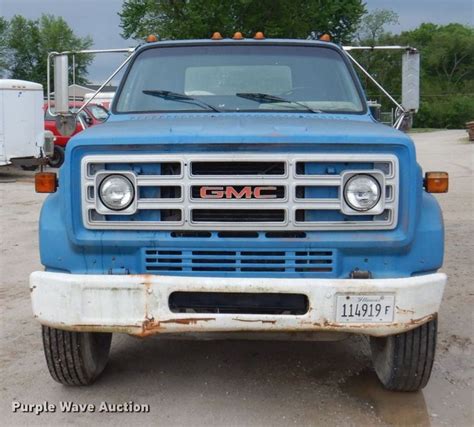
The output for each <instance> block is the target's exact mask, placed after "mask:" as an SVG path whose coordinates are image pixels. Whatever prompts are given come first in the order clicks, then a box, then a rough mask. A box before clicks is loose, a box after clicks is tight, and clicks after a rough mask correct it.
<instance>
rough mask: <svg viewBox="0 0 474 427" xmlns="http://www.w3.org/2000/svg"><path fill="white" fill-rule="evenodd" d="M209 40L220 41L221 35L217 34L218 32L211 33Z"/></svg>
mask: <svg viewBox="0 0 474 427" xmlns="http://www.w3.org/2000/svg"><path fill="white" fill-rule="evenodd" d="M211 40H222V36H221V33H219V31H216V32H215V33H213V34H212V37H211Z"/></svg>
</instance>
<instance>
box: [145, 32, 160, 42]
mask: <svg viewBox="0 0 474 427" xmlns="http://www.w3.org/2000/svg"><path fill="white" fill-rule="evenodd" d="M157 41H158V37H156V36H155V35H154V34H150V35H149V36H148V37H147V38H146V42H147V43H154V42H157Z"/></svg>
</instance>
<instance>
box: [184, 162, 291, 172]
mask: <svg viewBox="0 0 474 427" xmlns="http://www.w3.org/2000/svg"><path fill="white" fill-rule="evenodd" d="M191 171H192V174H193V175H284V174H285V163H284V162H192V165H191Z"/></svg>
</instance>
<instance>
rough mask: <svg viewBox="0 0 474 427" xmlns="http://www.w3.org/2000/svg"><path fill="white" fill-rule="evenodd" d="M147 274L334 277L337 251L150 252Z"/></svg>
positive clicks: (147, 252)
mask: <svg viewBox="0 0 474 427" xmlns="http://www.w3.org/2000/svg"><path fill="white" fill-rule="evenodd" d="M143 259H144V264H145V270H146V271H147V272H149V273H154V274H160V273H171V272H184V273H186V272H239V273H259V272H261V273H291V274H294V273H301V275H304V273H332V272H333V270H334V268H335V256H334V251H332V250H325V249H314V250H313V249H312V250H303V251H301V250H295V249H292V250H290V249H284V250H280V249H279V250H275V251H273V250H255V249H246V250H238V251H234V250H225V249H207V246H206V249H205V250H203V249H202V248H186V249H183V248H181V247H180V248H166V249H165V248H163V249H154V248H146V249H144V251H143Z"/></svg>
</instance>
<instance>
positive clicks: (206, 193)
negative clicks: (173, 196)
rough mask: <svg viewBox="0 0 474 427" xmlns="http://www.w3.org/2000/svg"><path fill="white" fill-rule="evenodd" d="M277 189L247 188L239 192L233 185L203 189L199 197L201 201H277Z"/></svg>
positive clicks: (267, 187) (200, 190) (268, 187)
mask: <svg viewBox="0 0 474 427" xmlns="http://www.w3.org/2000/svg"><path fill="white" fill-rule="evenodd" d="M276 191H277V188H276V187H271V186H266V187H260V186H259V187H254V186H250V185H249V186H246V187H241V188H240V189H239V190H237V189H236V188H235V187H233V186H231V185H227V186H215V187H201V188H200V189H199V197H200V198H201V199H276V198H277V194H276Z"/></svg>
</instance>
